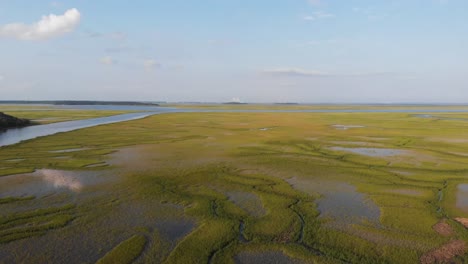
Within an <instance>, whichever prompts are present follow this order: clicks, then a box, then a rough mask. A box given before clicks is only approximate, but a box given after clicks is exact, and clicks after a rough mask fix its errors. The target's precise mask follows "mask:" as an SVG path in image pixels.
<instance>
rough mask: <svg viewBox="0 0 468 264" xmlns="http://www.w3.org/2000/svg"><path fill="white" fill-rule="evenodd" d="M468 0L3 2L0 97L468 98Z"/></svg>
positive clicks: (174, 99) (393, 100) (316, 100)
mask: <svg viewBox="0 0 468 264" xmlns="http://www.w3.org/2000/svg"><path fill="white" fill-rule="evenodd" d="M467 11H468V1H466V0H135V1H123V0H112V1H111V0H99V1H96V0H75V1H71V0H58V1H42V0H37V1H31V0H0V100H125V101H128V100H132V101H168V102H195V101H197V102H227V101H233V100H234V101H240V102H259V103H267V102H282V103H285V102H299V103H468V78H467V76H468V64H467V62H468V48H467V47H468V15H467Z"/></svg>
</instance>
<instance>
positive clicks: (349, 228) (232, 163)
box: [0, 111, 468, 263]
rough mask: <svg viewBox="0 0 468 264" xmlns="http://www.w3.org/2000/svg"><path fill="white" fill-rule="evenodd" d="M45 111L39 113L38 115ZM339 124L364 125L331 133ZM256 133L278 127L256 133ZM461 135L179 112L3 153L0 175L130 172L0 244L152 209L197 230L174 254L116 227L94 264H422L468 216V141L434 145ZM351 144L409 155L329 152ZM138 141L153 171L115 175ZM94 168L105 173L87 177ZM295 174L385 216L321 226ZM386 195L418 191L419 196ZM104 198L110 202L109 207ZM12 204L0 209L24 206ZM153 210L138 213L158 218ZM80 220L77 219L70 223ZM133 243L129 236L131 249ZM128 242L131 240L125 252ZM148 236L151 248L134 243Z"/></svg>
mask: <svg viewBox="0 0 468 264" xmlns="http://www.w3.org/2000/svg"><path fill="white" fill-rule="evenodd" d="M47 113H48V111H44V113H43V115H44V118H46V117H47ZM62 114H63V115H67V114H68V113H66V112H64V113H62ZM53 115H55V114H50V116H53ZM56 115H59V113H57V114H56ZM459 115H460V116H463V115H461V114H459ZM333 124H343V125H362V126H365V128H360V129H348V130H336V129H335V128H333V127H331V126H332V125H333ZM261 127H274V129H271V130H267V131H259V130H258V128H261ZM428 127H430V128H431V129H428ZM467 128H468V122H462V121H454V120H437V121H434V120H431V119H423V118H416V117H414V116H413V115H409V114H404V113H204V114H203V115H201V114H199V113H178V114H167V115H158V116H152V117H148V118H145V119H141V120H135V121H129V122H122V123H116V124H111V125H105V126H99V127H93V128H86V129H82V130H77V131H73V132H68V133H61V134H57V135H54V136H50V137H44V138H40V139H36V140H30V141H26V142H22V143H20V144H17V145H14V146H8V147H3V148H0V168H2V169H0V176H6V175H10V174H14V173H20V172H30V171H33V170H35V169H43V168H46V169H65V170H77V171H79V170H89V169H92V170H96V171H100V170H109V171H112V170H116V171H119V173H121V174H122V176H123V177H122V182H121V183H120V184H116V185H113V186H106V187H100V188H102V191H103V192H105V193H107V194H108V195H111V196H113V198H112V199H111V198H110V197H109V198H103V197H105V196H99V197H98V198H96V201H93V203H91V202H90V203H83V202H78V203H77V205H76V207H73V208H72V207H70V208H63V209H62V210H60V209H57V208H55V209H53V210H52V209H50V210H51V211H31V212H26V213H23V214H21V213H19V214H11V215H8V216H6V217H5V218H1V220H0V226H2V228H1V232H4V233H3V234H4V235H3V236H2V238H3V239H5V241H4V243H6V241H8V238H9V235H10V234H16V235H17V236H22V235H23V234H28V235H30V236H31V235H44V234H46V233H47V231H48V230H52V229H57V228H59V227H63V226H64V223H65V225H68V226H70V229H69V230H75V231H74V232H79V230H84V229H85V226H87V225H88V223H91V222H93V221H96V219H99V217H101V214H104V213H105V214H109V215H111V214H112V212H115V208H116V207H117V206H118V205H119V204H124V203H127V204H130V205H137V204H139V203H140V202H141V201H148V202H149V203H154V204H155V205H156V204H173V205H174V206H179V207H181V208H183V209H182V210H183V215H184V217H188V218H190V219H194V221H196V225H195V228H194V229H193V230H192V231H191V232H190V233H189V234H188V235H186V236H185V237H183V238H181V239H180V240H178V241H176V245H175V247H173V248H171V246H170V243H169V242H168V241H165V239H164V238H163V237H161V235H160V233H161V232H159V231H161V230H157V227H156V228H155V227H154V226H145V225H143V226H141V229H137V230H135V227H133V226H132V227H126V228H125V227H122V229H118V230H124V231H125V232H126V233H125V235H126V237H125V238H124V239H121V240H119V243H122V244H120V245H119V246H116V247H115V248H114V250H115V253H112V252H114V250H111V251H109V250H103V252H102V253H99V254H100V257H104V256H106V254H110V255H111V256H112V255H113V256H118V259H121V260H129V261H131V260H134V259H135V258H137V260H136V261H137V262H149V261H150V259H151V258H156V259H157V260H158V262H165V263H206V262H211V263H232V262H233V258H234V257H235V256H236V254H239V253H240V252H244V251H249V252H262V251H265V250H276V251H281V252H283V253H284V254H285V255H287V256H289V257H291V258H294V259H299V260H304V261H310V262H319V263H337V262H350V263H415V262H417V261H418V260H419V257H420V256H421V255H422V254H424V253H425V252H427V251H428V250H430V249H432V248H436V247H438V246H440V245H442V244H443V243H445V242H446V241H447V239H449V238H444V237H441V236H440V235H438V234H437V233H436V232H435V231H434V230H433V229H432V226H433V225H434V224H435V223H437V222H438V221H439V220H440V219H441V218H445V217H448V218H453V217H456V216H465V215H466V214H465V213H464V212H461V211H460V210H459V209H457V208H456V207H455V199H456V198H455V197H456V196H455V193H456V186H457V184H459V183H462V182H464V179H465V177H466V175H467V173H468V165H467V164H466V162H465V159H466V157H464V156H463V155H459V154H454V153H463V152H465V151H467V149H468V142H466V143H463V142H462V143H460V142H456V143H454V142H452V143H451V142H450V141H443V140H439V139H440V138H447V139H452V140H453V139H464V137H465V132H464V131H466V129H467ZM116 131H118V133H116ZM347 142H364V143H369V144H379V145H378V147H381V148H392V149H401V150H405V151H408V152H409V153H412V154H411V155H410V156H409V157H406V158H401V157H367V156H363V155H358V154H355V153H347V152H342V151H334V150H332V149H330V148H331V147H334V146H341V147H352V146H353V144H348V143H347ZM142 145H144V146H145V148H144V150H140V151H141V153H142V157H145V162H144V163H145V164H141V166H140V165H136V164H138V163H132V162H129V164H126V165H121V167H119V164H113V163H112V162H111V161H110V160H111V159H112V155H113V154H114V153H115V152H116V151H118V149H121V148H128V147H131V146H135V147H136V146H142ZM77 148H78V149H81V150H79V151H76V152H69V153H66V156H69V158H68V159H65V160H62V159H54V158H56V157H60V156H63V155H64V154H63V153H54V152H51V151H56V150H63V149H77ZM31 150H34V151H31ZM16 159H21V160H16ZM12 160H13V161H12ZM93 164H103V167H98V168H89V166H90V165H93ZM132 164H133V165H132ZM122 166H127V167H125V168H124V167H122ZM136 166H138V167H136ZM399 171H402V172H407V173H398V172H399ZM291 177H301V178H305V179H308V180H310V181H323V180H334V181H337V182H346V183H349V184H351V185H353V186H355V187H356V190H357V191H358V192H359V193H362V194H363V195H365V196H366V197H368V199H369V200H370V201H371V202H372V203H374V204H375V205H377V206H378V207H379V210H380V218H379V221H378V222H379V223H378V225H373V224H370V223H361V224H354V225H344V226H334V225H333V219H324V218H321V217H319V216H320V215H321V212H319V211H318V209H317V199H319V198H320V194H318V193H305V192H302V191H300V190H298V189H295V188H294V187H293V186H291V185H290V184H289V183H288V182H287V179H290V178H291ZM226 190H228V191H234V192H245V193H252V194H254V195H255V196H257V197H258V199H259V201H260V202H261V206H262V207H263V208H264V210H265V214H262V215H260V216H254V215H252V214H251V213H249V212H248V211H246V210H245V208H242V207H241V206H239V204H236V203H235V202H233V201H231V200H230V199H229V197H228V195H227V194H226ZM389 190H414V191H415V192H418V193H419V194H420V195H407V194H405V193H398V192H393V193H392V192H389ZM439 190H441V192H442V193H443V198H442V199H439V197H438V194H439ZM40 199H45V198H40ZM105 199H109V201H108V202H103V201H104V200H105ZM5 201H8V202H7V203H4V204H3V203H1V202H0V206H6V205H11V204H14V203H21V202H22V201H9V200H5ZM106 201H107V200H106ZM24 202H27V201H24ZM91 204H93V205H94V204H96V205H97V206H96V208H94V206H91ZM150 208H151V207H148V209H145V210H147V211H145V210H143V211H142V212H141V214H143V215H142V216H144V215H145V214H148V215H151V212H150V210H151V209H150ZM155 208H160V207H155ZM54 210H56V211H54ZM57 210H58V211H57ZM153 210H154V209H153ZM74 212H79V214H78V215H79V217H77V218H76V219H75V221H71V219H73V217H75V213H74ZM161 214H162V215H165V214H168V213H167V212H166V211H161ZM67 217H68V218H67ZM135 217H138V216H135ZM6 219H10V220H6ZM116 222H118V220H116ZM24 223H35V224H34V225H35V227H34V228H31V229H29V231H28V232H26V231H25V230H22V228H24V227H23V224H24ZM241 223H242V224H243V230H241V228H240V226H241ZM448 223H449V224H450V225H451V226H453V228H454V230H455V231H456V237H457V238H461V239H468V232H467V231H466V230H465V229H464V228H463V227H461V226H460V224H458V223H456V222H454V221H452V220H450V219H449V220H448ZM49 224H50V225H49ZM34 225H33V226H34ZM15 230H18V231H17V232H16V231H15ZM15 232H16V233H15ZM116 232H117V231H116ZM119 232H120V231H119ZM141 233H142V234H141ZM25 236H26V235H25ZM115 236H116V237H117V236H119V234H115ZM128 237H131V238H130V239H132V240H130V239H129V240H125V239H128ZM142 237H143V238H142ZM241 237H242V238H243V239H240V238H241ZM133 240H135V241H136V242H135V243H133V242H132V243H130V242H128V241H133ZM142 240H144V241H145V242H144V243H143V244H144V246H141V247H140V246H137V245H141V243H140V242H141V241H142ZM244 240H245V241H244ZM122 241H123V242H122ZM467 241H468V240H467ZM12 243H15V242H12ZM101 243H103V245H104V244H105V243H106V242H105V241H101ZM117 244H118V243H116V245H117ZM133 245H135V248H133ZM408 245H411V246H408ZM106 246H107V247H108V245H106ZM112 246H115V245H112ZM103 248H106V247H105V246H103ZM0 249H1V246H0ZM138 256H140V257H138ZM109 258H110V257H109ZM113 258H115V257H113Z"/></svg>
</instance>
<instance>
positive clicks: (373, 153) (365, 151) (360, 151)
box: [330, 147, 408, 157]
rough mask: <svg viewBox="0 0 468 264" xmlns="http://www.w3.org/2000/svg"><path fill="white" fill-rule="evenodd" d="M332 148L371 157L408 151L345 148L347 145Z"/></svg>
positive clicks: (387, 155) (402, 153)
mask: <svg viewBox="0 0 468 264" xmlns="http://www.w3.org/2000/svg"><path fill="white" fill-rule="evenodd" d="M330 149H331V150H336V151H346V152H352V153H356V154H359V155H364V156H370V157H389V156H398V155H405V154H407V153H408V151H406V150H401V149H385V148H345V147H331V148H330Z"/></svg>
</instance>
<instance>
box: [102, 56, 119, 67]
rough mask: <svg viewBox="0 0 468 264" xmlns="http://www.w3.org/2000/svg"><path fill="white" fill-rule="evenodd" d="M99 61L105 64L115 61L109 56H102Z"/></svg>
mask: <svg viewBox="0 0 468 264" xmlns="http://www.w3.org/2000/svg"><path fill="white" fill-rule="evenodd" d="M99 62H100V63H102V64H105V65H112V64H115V63H116V61H115V60H114V59H113V58H112V57H111V56H105V57H102V58H101V59H99Z"/></svg>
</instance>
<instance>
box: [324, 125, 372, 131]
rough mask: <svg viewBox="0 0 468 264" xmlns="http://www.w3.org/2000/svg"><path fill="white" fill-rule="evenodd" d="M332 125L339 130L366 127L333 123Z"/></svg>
mask: <svg viewBox="0 0 468 264" xmlns="http://www.w3.org/2000/svg"><path fill="white" fill-rule="evenodd" d="M332 127H334V128H336V129H338V130H348V129H350V128H364V127H365V126H361V125H332Z"/></svg>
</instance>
